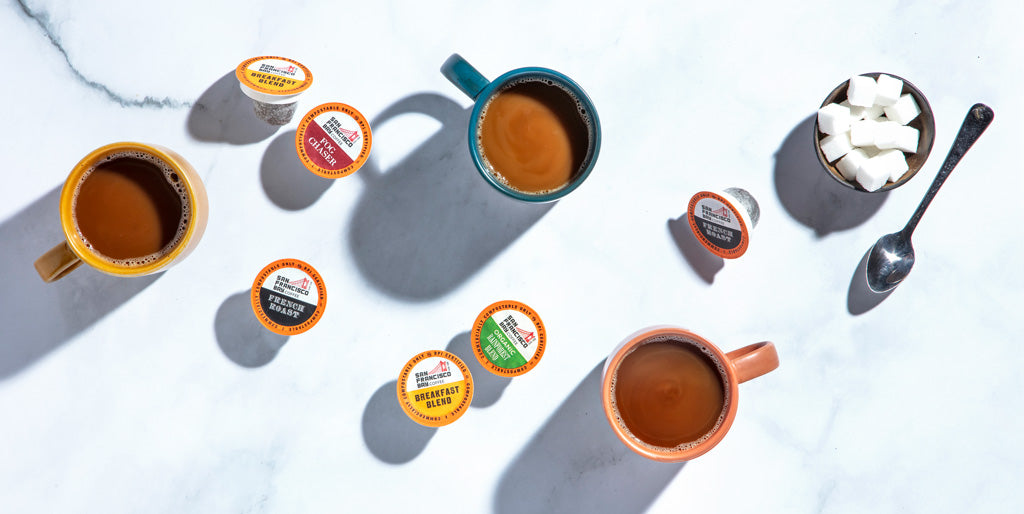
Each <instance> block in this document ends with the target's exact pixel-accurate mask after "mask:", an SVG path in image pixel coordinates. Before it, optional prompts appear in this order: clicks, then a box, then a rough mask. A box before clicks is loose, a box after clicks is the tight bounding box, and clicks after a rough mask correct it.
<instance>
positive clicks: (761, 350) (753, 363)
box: [725, 341, 779, 384]
mask: <svg viewBox="0 0 1024 514" xmlns="http://www.w3.org/2000/svg"><path fill="white" fill-rule="evenodd" d="M725 356H726V357H728V358H729V361H731V362H732V364H733V366H734V367H735V368H736V378H738V379H739V382H740V383H741V384H742V383H743V382H746V381H747V380H751V379H754V378H757V377H759V376H761V375H764V374H765V373H768V372H769V371H772V370H774V369H775V368H778V367H779V353H778V352H777V351H775V345H774V344H773V343H771V342H768V341H764V342H760V343H755V344H752V345H750V346H744V347H743V348H740V349H738V350H733V351H731V352H729V353H727V354H725Z"/></svg>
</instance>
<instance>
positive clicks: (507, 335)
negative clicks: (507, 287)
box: [470, 300, 547, 377]
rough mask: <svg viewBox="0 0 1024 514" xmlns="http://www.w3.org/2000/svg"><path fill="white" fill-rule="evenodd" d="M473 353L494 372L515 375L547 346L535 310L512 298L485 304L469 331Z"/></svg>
mask: <svg viewBox="0 0 1024 514" xmlns="http://www.w3.org/2000/svg"><path fill="white" fill-rule="evenodd" d="M470 341H471V344H472V346H473V355H476V360H478V361H480V365H481V366H483V367H484V368H486V369H487V370H488V371H490V372H491V373H494V374H495V375H500V376H503V377H515V376H519V375H522V374H524V373H526V372H528V371H530V370H531V369H533V368H534V366H536V365H537V363H538V362H540V359H541V357H543V356H544V349H545V347H546V346H547V331H546V330H544V322H543V321H541V319H540V315H538V314H537V311H535V310H533V309H532V308H530V306H528V305H526V304H524V303H521V302H516V301H512V300H505V301H501V302H495V303H492V304H491V305H489V306H487V308H486V309H484V310H483V312H481V313H480V315H479V316H477V317H476V321H474V322H473V330H472V332H471V333H470Z"/></svg>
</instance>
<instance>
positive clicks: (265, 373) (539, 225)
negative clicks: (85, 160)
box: [0, 0, 1024, 513]
mask: <svg viewBox="0 0 1024 514" xmlns="http://www.w3.org/2000/svg"><path fill="white" fill-rule="evenodd" d="M826 4H832V3H831V2H817V3H815V2H795V1H783V2H769V3H732V2H710V3H695V2H672V1H664V2H648V1H639V2H633V3H621V2H607V1H599V2H590V3H580V2H563V1H555V2H517V3H495V2H490V1H481V2H456V1H451V0H446V1H439V2H402V1H393V2H363V3H340V2H328V1H324V0H306V1H299V2H270V1H260V0H257V1H249V2H239V1H225V2H208V1H198V0H182V1H180V2H172V3H166V2H165V3H159V4H157V3H146V2H123V1H116V0H93V1H90V2H74V3H73V2H59V1H43V0H9V1H7V2H5V3H4V4H3V6H2V7H0V34H2V35H3V40H4V42H3V45H2V47H0V56H2V57H3V63H4V70H5V73H4V78H3V80H2V81H0V93H2V96H3V98H4V104H3V105H4V107H3V111H4V114H5V116H4V117H5V120H6V122H5V123H4V127H3V128H2V129H0V130H2V135H3V137H2V138H0V155H3V158H4V159H5V160H6V162H5V164H4V166H3V167H2V170H0V174H2V175H0V176H2V178H3V182H4V187H0V273H2V276H3V278H4V282H5V287H4V288H3V290H2V292H0V341H2V343H0V415H2V421H0V510H2V511H3V512H18V513H30V512H31V513H34V512H104V513H120V512H152V513H155V512H168V513H170V512H239V513H242V512H245V513H257V512H268V513H269V512H274V513H277V512H284V513H290V512H296V513H298V512H405V511H409V510H412V509H415V510H421V509H440V508H444V509H446V510H450V511H455V512H500V513H515V512H531V513H532V512H826V513H833V512H836V513H838V512H928V513H935V512H1022V511H1024V493H1022V490H1021V488H1020V484H1021V483H1022V482H1024V471H1022V470H1024V438H1022V437H1021V434H1022V433H1024V395H1022V394H1021V393H1022V391H1024V378H1022V375H1021V373H1020V368H1021V366H1022V365H1024V360H1022V358H1021V356H1020V352H1019V347H1020V344H1021V340H1022V337H1021V336H1022V335H1024V331H1022V330H1021V328H1020V323H1019V321H1018V320H1017V319H1015V316H1016V314H1015V313H1017V312H1018V310H1019V308H1018V307H1019V305H1021V304H1022V303H1024V297H1022V296H1024V295H1022V291H1024V271H1022V266H1021V259H1020V255H1021V253H1022V250H1024V242H1022V238H1021V229H1020V224H1021V222H1022V221H1024V216H1022V215H1024V209H1022V207H1021V202H1020V201H1019V199H1018V196H1019V195H1020V191H1021V190H1022V189H1024V179H1022V173H1021V170H1020V166H1019V164H1018V163H1019V160H1020V159H1019V158H1018V157H1017V156H1016V155H1015V154H1016V152H1017V151H1018V150H1019V148H1020V144H1021V141H1022V140H1024V130H1022V129H1021V123H1020V122H1019V119H1020V117H1021V115H1022V112H1024V111H1022V102H1021V95H1020V94H1019V92H1020V89H1021V88H1020V84H1021V82H1022V79H1024V72H1022V68H1021V66H1020V63H1021V62H1024V51H1022V46H1024V39H1021V38H1020V37H1019V33H1018V28H1019V24H1020V20H1022V19H1024V9H1022V7H1021V4H1020V2H1016V1H1012V0H1006V1H992V2H982V3H969V2H938V3H936V2H896V1H884V0H878V1H865V2H860V3H857V4H856V5H851V4H848V3H847V4H846V5H840V4H838V3H836V5H826ZM580 5H588V7H586V8H584V9H581V8H580V7H579V6H580ZM453 52H459V53H461V54H462V55H463V56H464V57H466V58H467V59H468V60H469V61H470V62H471V63H473V64H474V65H475V66H476V67H477V68H478V69H479V70H480V71H481V72H482V73H484V74H485V75H486V76H488V77H492V78H493V77H496V76H497V75H499V74H500V73H503V72H505V71H507V70H509V69H512V68H516V67H521V66H534V65H536V66H546V67H550V68H554V69H557V70H559V71H561V72H564V73H565V74H567V75H569V76H571V77H573V78H574V79H575V80H576V81H577V82H579V83H580V84H581V85H582V86H583V87H584V88H585V89H586V90H587V91H588V92H589V94H590V96H591V97H592V99H593V101H594V103H595V105H596V106H597V108H598V110H599V114H600V117H601V121H602V126H603V130H604V145H603V147H602V150H601V155H600V158H599V161H598V163H597V166H596V168H595V170H594V172H593V174H592V175H591V177H590V178H589V179H588V181H587V182H586V183H585V184H584V185H583V186H582V187H581V188H580V189H578V190H577V191H575V192H574V193H573V194H571V195H570V196H569V197H567V198H565V199H563V200H562V201H560V202H558V203H557V204H548V205H541V206H536V205H524V204H517V203H514V202H512V201H511V200H508V199H506V198H504V197H502V196H500V195H499V194H497V193H496V192H495V191H493V190H492V189H489V187H488V186H487V185H486V184H484V183H483V181H482V180H481V179H480V177H478V176H477V175H476V172H475V171H474V170H473V168H472V165H471V163H470V161H469V153H468V150H467V149H466V145H465V130H466V126H467V123H468V114H469V108H470V105H471V103H470V101H469V99H467V98H466V97H464V96H463V95H462V94H461V93H460V92H459V91H458V90H457V89H456V88H455V87H454V86H452V85H451V84H449V83H448V82H447V81H446V80H445V79H444V78H443V77H442V76H441V74H440V73H439V72H438V68H439V66H440V65H441V63H442V62H443V61H444V60H445V59H446V58H447V57H448V56H449V55H450V54H451V53H453ZM268 54H269V55H284V56H289V57H292V58H295V59H297V60H299V61H301V62H303V63H304V64H306V65H307V66H309V68H310V69H311V70H312V71H313V74H314V77H315V79H314V84H313V87H312V88H311V89H310V90H309V91H307V92H306V93H305V94H304V95H303V96H302V97H301V100H300V106H299V111H300V113H302V112H305V111H306V110H308V109H310V108H312V107H314V106H315V105H317V104H319V103H323V102H329V101H341V102H345V103H348V104H350V105H353V106H355V107H356V108H358V109H359V110H360V111H361V112H362V113H363V114H365V115H366V116H367V118H369V119H370V121H371V124H372V126H373V131H374V132H373V136H374V145H373V150H372V156H371V160H370V161H369V163H368V164H367V165H366V166H365V167H364V168H363V169H362V170H360V171H359V172H358V173H356V174H355V175H353V176H350V177H347V178H344V179H339V180H336V181H333V182H331V181H327V180H321V179H318V178H317V177H315V176H313V175H312V174H310V173H308V172H306V171H305V170H304V169H303V168H302V167H301V165H300V164H299V162H298V160H297V158H296V157H295V154H294V149H293V146H292V138H293V137H294V130H295V128H296V125H297V122H296V121H293V122H292V123H291V124H289V125H287V126H284V127H282V128H280V129H277V130H274V129H273V128H271V127H269V126H266V125H263V124H261V123H260V122H259V121H257V120H256V119H255V118H254V117H253V115H252V113H251V104H250V103H249V101H248V99H246V98H244V97H242V95H241V94H240V93H239V91H238V89H237V87H236V85H235V83H234V78H233V76H232V71H233V68H234V66H235V65H236V64H238V63H239V62H241V61H242V60H244V59H246V58H248V57H252V56H256V55H268ZM869 71H884V72H890V73H894V74H897V75H900V76H903V77H906V78H907V79H908V80H910V81H912V82H913V83H914V84H915V85H917V86H918V87H919V88H920V89H921V90H922V91H924V92H925V94H926V95H928V98H929V100H930V103H931V105H932V108H933V109H934V112H935V118H936V132H937V138H936V142H935V149H934V151H933V153H932V155H931V158H930V159H929V161H928V163H927V164H926V165H925V169H924V170H923V171H922V172H921V173H920V174H919V175H918V176H917V177H915V178H914V179H913V180H912V181H911V182H910V183H909V184H907V185H906V186H904V187H902V188H900V189H897V190H894V191H892V192H889V193H887V194H875V195H866V194H861V193H856V192H853V191H849V190H845V189H842V188H840V187H839V186H838V185H836V184H834V183H832V182H831V179H828V178H827V177H825V176H824V174H823V173H822V171H821V169H820V168H819V167H818V165H817V163H816V161H815V160H814V155H813V153H812V148H811V146H810V145H811V143H810V137H811V122H812V119H811V115H812V113H813V112H814V111H815V109H816V108H817V106H818V104H819V103H820V101H821V100H822V99H823V98H824V97H825V95H827V94H828V92H829V91H830V90H831V89H832V88H833V87H834V86H836V85H837V84H838V83H839V82H841V81H842V80H845V79H846V78H848V77H849V76H850V75H853V74H857V73H862V72H869ZM979 101H980V102H985V103H987V104H989V105H991V106H992V107H993V109H994V110H995V113H996V116H995V122H994V123H993V125H992V126H991V127H990V128H989V130H988V132H986V133H985V135H984V136H983V137H982V139H981V140H980V141H979V142H978V144H977V145H975V147H974V148H973V149H972V150H971V151H970V152H969V153H968V154H967V156H966V157H965V158H964V160H963V161H962V162H961V164H960V167H959V168H958V169H957V171H956V172H954V173H953V176H952V177H951V178H950V179H949V180H948V181H947V183H946V185H945V187H944V188H943V190H942V191H941V193H940V194H939V195H938V197H937V198H936V200H935V202H934V203H933V204H932V206H931V208H930V210H929V211H928V213H927V215H926V216H925V217H924V219H923V221H922V222H921V224H920V226H919V228H918V230H917V232H916V234H915V237H914V242H915V245H916V248H917V259H918V262H917V265H916V267H915V268H914V270H913V273H912V274H911V275H910V276H909V278H908V279H907V281H906V282H905V283H904V284H903V285H901V286H900V287H899V288H897V289H896V290H895V291H894V292H892V293H891V294H889V295H882V296H873V295H871V294H869V293H867V292H866V290H865V288H864V286H863V278H862V273H863V260H862V259H863V257H864V256H865V253H866V252H867V250H868V248H869V247H870V246H871V244H873V242H874V241H875V239H876V238H877V237H878V236H880V235H881V234H884V233H887V232H892V231H895V230H897V229H899V228H900V227H902V225H903V223H904V222H905V221H906V220H907V218H908V217H909V216H910V214H911V212H912V211H913V210H914V208H915V207H916V205H917V203H918V201H919V200H920V198H921V196H922V195H923V194H924V192H925V191H926V190H927V188H928V185H929V183H930V181H931V179H932V177H933V176H934V175H935V172H936V171H937V170H938V168H939V165H940V164H941V161H942V158H943V156H944V154H945V152H946V151H947V149H948V148H949V145H950V143H951V142H952V140H953V137H954V135H955V133H956V131H957V129H958V127H959V125H960V122H961V121H962V119H963V117H964V115H965V113H966V112H967V109H968V108H969V107H970V106H971V105H972V104H973V103H975V102H979ZM120 140H137V141H144V142H151V143H159V144H163V145H166V146H168V147H170V148H173V149H175V150H177V151H178V152H180V153H182V154H183V155H184V156H186V158H188V159H189V160H190V161H191V162H192V163H193V164H194V165H195V167H196V168H197V169H198V170H199V171H200V174H201V175H202V178H203V180H204V182H205V184H206V187H207V189H208V191H209V196H210V221H209V226H208V228H207V232H206V234H205V236H204V239H203V241H202V243H201V244H200V245H199V247H198V249H197V250H196V251H195V252H194V253H193V254H192V255H191V256H190V257H189V258H188V259H187V260H185V261H184V262H182V263H181V264H180V265H178V266H176V267H174V268H171V269H170V270H168V271H166V272H164V273H161V274H159V275H157V276H150V277H146V278H139V279H131V280H127V279H116V278H113V277H109V276H105V275H102V274H100V273H98V272H96V271H94V270H91V269H80V270H78V271H76V272H75V273H73V274H72V275H71V276H70V277H68V278H66V279H64V280H62V281H60V282H58V283H55V284H50V285H46V284H43V283H42V282H41V281H40V280H39V279H38V277H37V276H36V273H35V271H34V270H33V269H32V261H33V260H34V259H35V258H36V257H37V256H39V255H40V254H42V253H43V252H44V251H45V250H47V249H49V248H50V247H51V246H53V245H54V244H56V243H57V242H58V241H59V240H60V237H61V235H60V229H59V222H58V214H57V196H58V192H59V188H60V186H61V184H62V182H63V180H64V177H65V176H66V175H67V173H68V171H70V169H71V168H72V167H73V166H74V164H75V163H76V162H77V161H78V160H79V159H80V158H81V157H82V156H84V155H85V154H86V153H88V152H89V151H91V150H92V149H94V148H96V147H99V146H101V145H104V144H106V143H110V142H114V141H120ZM733 186H737V187H742V188H744V189H747V190H748V191H750V192H751V193H753V194H754V195H755V196H756V198H757V199H758V200H759V202H760V207H761V221H760V224H759V225H758V227H757V230H756V231H755V233H754V238H753V240H752V242H751V246H750V249H749V251H748V252H747V254H746V255H745V256H743V257H742V258H741V259H738V260H735V261H722V260H721V259H718V258H714V257H712V256H710V254H708V253H706V252H704V251H703V250H702V249H700V248H699V247H697V246H696V244H695V242H694V239H693V236H692V235H691V234H690V233H689V232H688V230H687V229H686V227H685V217H684V216H683V214H684V211H685V205H686V202H687V201H688V199H689V198H690V196H691V195H692V194H694V193H695V192H697V191H699V190H702V189H721V188H725V187H733ZM284 257H294V258H299V259H302V260H305V261H307V262H309V263H311V264H313V265H314V266H316V267H317V268H318V269H319V270H320V271H321V273H322V274H323V277H324V280H325V282H326V284H327V288H328V309H327V312H326V314H325V315H324V317H323V319H322V320H321V321H320V323H319V324H318V325H317V326H316V327H314V328H313V329H312V330H310V331H309V332H307V333H305V334H302V335H297V336H293V337H288V338H285V337H275V336H273V335H272V334H271V333H270V332H267V331H265V330H263V329H262V328H261V327H259V326H258V325H256V322H255V318H254V317H253V316H252V314H251V311H250V310H249V307H248V300H247V298H246V296H245V291H246V290H247V289H248V288H249V286H250V285H251V283H252V281H253V278H254V277H255V275H256V273H257V272H258V271H259V270H260V268H262V267H263V266H264V265H265V264H267V263H269V262H271V261H272V260H275V259H279V258H284ZM501 299H516V300H520V301H523V302H526V303H528V304H530V305H532V306H533V307H535V308H536V309H537V310H538V311H539V312H540V314H541V315H542V317H543V319H544V321H545V324H546V326H547V329H548V332H549V337H550V339H549V346H548V349H547V353H546V354H545V356H544V359H543V361H542V362H541V363H540V365H539V366H538V367H537V368H536V369H534V370H533V371H531V372H530V373H529V374H527V375H525V376H521V377H518V378H515V379H511V380H510V379H499V378H497V377H495V376H490V375H487V374H486V372H484V371H483V370H482V369H480V368H479V367H478V366H476V365H475V362H472V361H471V362H470V364H471V366H473V367H472V369H473V371H475V372H476V376H477V380H478V387H479V389H478V394H477V396H476V398H475V400H474V403H473V405H472V407H471V408H470V409H469V411H468V412H467V413H466V414H465V416H463V417H462V419H460V420H459V421H458V422H456V423H455V424H453V425H450V426H448V427H445V428H441V429H427V428H423V427H420V426H418V425H415V424H413V423H412V422H411V421H409V420H408V419H407V418H405V417H404V416H403V414H402V412H401V411H400V409H399V407H398V404H397V403H396V401H395V398H394V387H395V380H396V378H397V375H398V372H399V371H400V369H401V367H402V366H403V365H404V364H405V362H406V361H407V360H408V359H409V358H411V357H412V356H413V355H414V354H416V353H418V352H420V351H423V350H427V349H437V348H447V349H449V350H451V351H454V352H455V353H458V354H462V355H468V352H469V350H468V348H469V342H468V341H469V337H468V331H469V329H470V325H471V324H472V322H473V319H474V318H475V317H476V315H477V313H478V312H479V311H480V310H481V309H482V308H484V307H485V306H487V305H488V304H490V303H491V302H493V301H496V300H501ZM661 323H671V324H677V325H684V326H687V327H689V328H691V329H693V330H695V331H697V332H699V333H701V334H703V335H705V336H706V337H707V338H709V339H711V340H712V341H715V342H716V343H717V344H719V345H720V346H721V347H722V348H724V349H726V350H730V349H733V348H737V347H740V346H742V345H745V344H748V343H752V342H755V341H760V340H772V341H774V342H775V343H776V344H777V345H778V350H779V353H780V357H781V367H780V368H779V369H778V370H777V371H775V372H773V373H771V374H769V375H766V376H764V377H761V378H758V379H756V380H753V381H751V382H748V383H745V384H743V385H742V386H741V388H740V397H741V401H740V407H739V412H738V417H737V418H736V422H735V424H734V425H733V427H732V429H731V431H730V432H729V434H728V436H727V437H726V438H725V440H724V441H723V442H722V443H721V444H720V445H719V446H718V447H716V448H715V449H714V450H712V451H711V452H710V453H708V454H707V455H705V456H703V457H701V458H699V459H697V460H695V461H692V462H689V463H686V464H685V465H684V464H674V465H672V464H658V463H654V462H650V461H646V460H644V459H643V458H641V457H638V456H636V455H634V454H631V453H630V452H629V451H628V450H626V449H625V447H624V446H623V445H621V444H620V443H619V442H618V441H617V440H616V439H614V436H613V435H612V433H611V430H610V429H609V428H608V426H607V424H606V422H605V420H604V418H603V415H602V413H601V411H600V403H599V397H598V383H599V379H600V370H601V366H602V363H603V361H604V359H605V357H606V356H607V355H608V352H609V351H610V350H611V349H612V348H613V347H614V346H615V345H616V344H617V343H618V342H619V341H620V340H621V339H622V338H623V337H625V336H626V335H628V334H629V333H631V332H633V331H634V330H636V329H638V328H641V327H644V326H648V325H654V324H661Z"/></svg>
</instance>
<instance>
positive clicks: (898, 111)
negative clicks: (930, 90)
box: [884, 94, 921, 125]
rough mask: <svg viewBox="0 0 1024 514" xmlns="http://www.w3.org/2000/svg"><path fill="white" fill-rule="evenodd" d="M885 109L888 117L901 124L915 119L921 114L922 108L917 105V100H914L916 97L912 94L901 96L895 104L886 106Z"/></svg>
mask: <svg viewBox="0 0 1024 514" xmlns="http://www.w3.org/2000/svg"><path fill="white" fill-rule="evenodd" d="M884 110H885V117H886V118H889V119H890V120H892V121H895V122H896V123H899V124H900V125H906V124H907V123H910V122H911V121H914V118H916V117H917V115H918V114H921V108H920V107H918V106H917V102H915V101H914V97H913V96H910V94H905V95H903V96H900V98H899V100H896V103H895V104H893V105H890V106H887V107H885V108H884Z"/></svg>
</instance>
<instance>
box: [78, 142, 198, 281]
mask: <svg viewBox="0 0 1024 514" xmlns="http://www.w3.org/2000/svg"><path fill="white" fill-rule="evenodd" d="M117 159H137V160H142V161H146V162H148V163H150V164H153V165H155V166H156V167H157V168H159V170H160V171H161V172H162V173H163V175H164V179H166V180H167V184H168V185H170V186H171V189H173V190H174V192H175V193H177V195H178V198H179V199H180V200H181V213H180V217H179V219H180V222H179V223H178V229H177V231H176V232H175V234H174V237H173V238H171V241H170V242H169V243H167V244H166V245H164V247H163V248H161V249H160V250H159V251H157V252H154V253H151V254H148V255H143V256H140V257H135V258H131V259H113V258H110V257H108V256H106V255H104V254H102V253H100V252H99V251H98V250H97V249H95V248H93V245H92V243H90V242H89V240H88V239H86V237H85V234H83V233H82V230H81V229H80V228H79V226H78V212H77V209H76V207H77V204H78V193H79V191H81V189H82V184H84V183H85V181H86V179H88V178H89V175H91V174H92V172H93V171H95V170H96V168H98V167H99V166H100V165H102V164H105V163H108V162H110V161H114V160H117ZM190 212H192V202H191V199H190V197H189V194H188V191H187V189H186V188H185V184H184V182H183V181H182V179H181V177H179V176H178V173H177V172H176V171H174V170H173V169H172V168H171V167H170V166H169V165H168V164H167V163H166V162H165V161H164V160H163V159H161V158H159V157H157V156H155V155H152V154H149V153H146V152H140V151H132V150H128V151H123V152H115V153H112V154H110V155H107V156H106V157H104V158H103V159H102V160H100V161H97V162H96V163H95V164H93V165H92V166H91V167H90V168H89V169H88V170H87V171H86V172H85V173H83V174H82V177H81V178H79V179H78V183H77V184H76V185H75V192H74V195H73V196H72V199H71V222H72V223H73V224H74V226H75V232H76V233H77V234H78V237H79V239H81V240H82V242H83V243H84V244H85V247H86V248H88V249H89V250H90V251H91V252H92V253H93V255H95V256H97V257H99V258H100V259H101V260H103V261H105V262H108V263H110V264H113V265H115V266H119V267H125V268H134V267H139V266H145V265H148V264H152V263H154V262H157V261H159V260H160V259H163V258H164V257H166V256H167V255H168V254H170V253H171V251H172V250H174V248H176V247H177V246H178V245H179V244H181V242H182V241H183V240H184V239H185V232H186V231H187V230H188V225H189V219H188V218H189V213H190Z"/></svg>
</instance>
